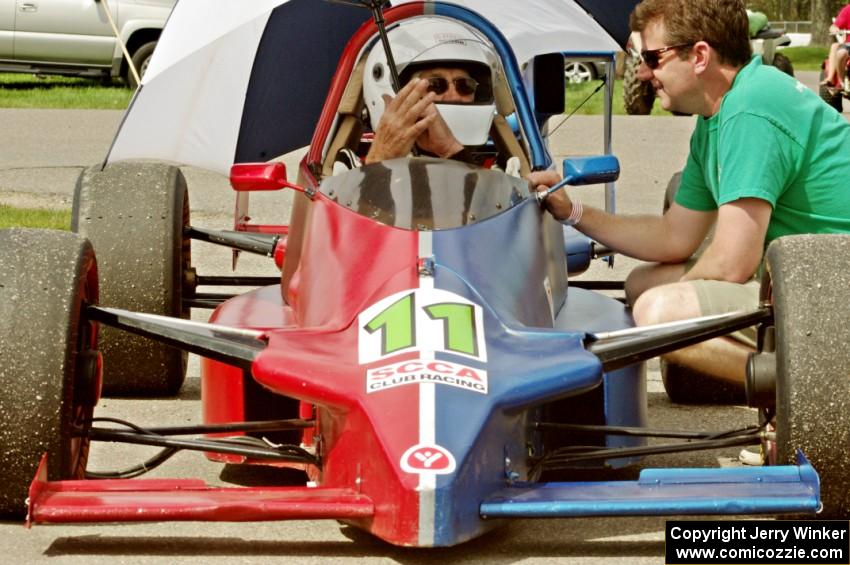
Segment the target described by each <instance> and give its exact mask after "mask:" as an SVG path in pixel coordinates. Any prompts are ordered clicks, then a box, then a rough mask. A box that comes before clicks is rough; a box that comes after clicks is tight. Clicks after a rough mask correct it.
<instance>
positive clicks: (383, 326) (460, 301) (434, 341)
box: [357, 288, 487, 394]
mask: <svg viewBox="0 0 850 565" xmlns="http://www.w3.org/2000/svg"><path fill="white" fill-rule="evenodd" d="M357 320H358V325H359V328H360V329H359V335H358V357H359V361H360V364H361V365H365V364H369V363H374V362H375V361H380V360H383V359H387V358H390V357H396V356H397V355H399V354H402V353H410V352H418V353H420V355H421V357H422V359H419V360H411V361H404V362H396V363H393V364H389V365H384V366H381V367H376V368H372V369H369V370H368V371H367V374H366V381H367V382H366V391H367V392H377V391H381V390H386V389H388V388H393V387H396V386H401V385H406V384H416V383H428V382H430V383H438V384H445V385H449V386H455V387H458V388H463V389H466V390H470V391H474V392H478V393H481V394H487V371H485V370H484V369H476V368H473V367H469V366H467V365H464V364H459V363H454V362H450V361H443V360H434V353H437V352H442V353H450V354H453V355H456V356H460V357H466V358H469V359H474V360H476V361H481V362H486V361H487V351H486V347H485V343H484V335H483V331H482V328H483V327H484V314H483V311H482V309H481V306H479V305H478V304H475V303H473V302H470V301H469V300H467V299H466V298H464V297H462V296H458V295H457V294H454V293H451V292H448V291H445V290H440V289H434V288H420V289H411V290H406V291H403V292H399V293H396V294H394V295H392V296H388V297H386V298H384V299H383V300H380V301H379V302H376V303H375V304H373V305H372V306H370V307H369V308H367V309H366V310H364V311H363V312H361V313H360V315H359V316H358V319H357Z"/></svg>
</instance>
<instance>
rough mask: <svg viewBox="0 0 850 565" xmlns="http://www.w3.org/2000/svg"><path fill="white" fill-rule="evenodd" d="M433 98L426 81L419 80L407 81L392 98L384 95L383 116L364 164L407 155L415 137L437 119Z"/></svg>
mask: <svg viewBox="0 0 850 565" xmlns="http://www.w3.org/2000/svg"><path fill="white" fill-rule="evenodd" d="M435 96H436V95H435V94H434V93H433V92H428V81H427V80H421V79H413V80H411V81H410V82H408V83H407V84H406V85H404V88H402V89H401V90H399V91H398V94H397V95H396V96H395V98H392V97H390V96H387V95H384V104H385V107H384V113H383V115H382V116H381V121H380V123H378V128H377V129H376V130H375V139H374V140H373V141H372V147H370V148H369V153H368V154H367V155H366V159H365V163H366V164H369V163H376V162H378V161H383V160H384V159H395V158H397V157H404V156H406V155H407V154H409V153H410V150H411V149H412V148H413V144H414V143H415V142H416V140H417V138H419V136H421V135H422V133H423V132H424V131H425V130H427V129H428V127H429V126H430V125H431V124H432V123H433V122H434V120H435V119H436V115H437V113H436V108H434V97H435ZM431 110H433V112H432V111H431Z"/></svg>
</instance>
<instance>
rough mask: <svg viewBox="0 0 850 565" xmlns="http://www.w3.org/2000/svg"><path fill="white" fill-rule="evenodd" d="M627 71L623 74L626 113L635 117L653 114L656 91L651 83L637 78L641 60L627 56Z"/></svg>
mask: <svg viewBox="0 0 850 565" xmlns="http://www.w3.org/2000/svg"><path fill="white" fill-rule="evenodd" d="M625 65H626V70H625V73H624V74H623V106H625V109H626V113H627V114H631V115H633V116H645V115H647V114H649V113H650V112H652V105H653V104H654V103H655V89H654V88H653V87H652V84H650V83H649V82H644V81H642V80H640V79H638V77H637V72H638V68H639V67H640V58H639V57H635V56H633V55H630V54H628V53H627V54H626V62H625Z"/></svg>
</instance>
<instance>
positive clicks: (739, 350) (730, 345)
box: [632, 282, 752, 386]
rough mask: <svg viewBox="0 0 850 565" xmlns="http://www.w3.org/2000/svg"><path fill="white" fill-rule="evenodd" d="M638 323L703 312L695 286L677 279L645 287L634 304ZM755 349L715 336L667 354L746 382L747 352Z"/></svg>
mask: <svg viewBox="0 0 850 565" xmlns="http://www.w3.org/2000/svg"><path fill="white" fill-rule="evenodd" d="M632 314H633V315H634V319H635V322H636V323H637V324H638V325H639V326H645V325H650V324H660V323H663V322H672V321H675V320H683V319H686V318H694V317H697V316H700V315H702V313H701V312H700V306H699V299H698V298H697V294H696V291H695V290H694V288H693V286H692V285H691V284H690V283H687V282H677V283H672V284H668V285H664V286H659V287H655V288H651V289H648V290H646V291H645V292H644V293H643V294H641V295H640V297H639V298H638V299H637V301H636V302H635V303H634V307H633V308H632ZM751 351H752V349H750V348H749V347H747V346H745V345H744V344H742V343H739V342H737V341H735V340H733V339H729V338H725V337H723V338H715V339H711V340H708V341H704V342H702V343H698V344H696V345H692V346H690V347H686V348H684V349H680V350H678V351H674V352H672V353H668V354H667V355H665V356H664V358H665V359H666V360H668V361H670V362H672V363H676V364H679V365H683V366H686V367H690V368H692V369H695V370H697V371H699V372H701V373H704V374H706V375H710V376H713V377H716V378H718V379H722V380H724V381H728V382H731V383H735V384H738V385H740V386H743V384H744V378H745V375H746V366H747V354H748V353H750V352H751Z"/></svg>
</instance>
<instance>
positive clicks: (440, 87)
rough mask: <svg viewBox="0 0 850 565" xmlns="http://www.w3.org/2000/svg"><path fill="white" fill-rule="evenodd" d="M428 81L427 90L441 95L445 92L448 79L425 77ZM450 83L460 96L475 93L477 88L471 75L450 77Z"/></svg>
mask: <svg viewBox="0 0 850 565" xmlns="http://www.w3.org/2000/svg"><path fill="white" fill-rule="evenodd" d="M425 80H427V81H428V92H433V93H434V94H437V95H441V94H445V93H446V91H447V90H448V89H449V80H448V79H446V78H443V77H426V78H425ZM451 82H452V84H453V85H454V86H455V92H457V93H458V94H460V95H461V96H470V95H472V94H475V91H476V90H477V89H478V81H477V80H475V79H474V78H472V77H456V78H453V79H452V81H451Z"/></svg>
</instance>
